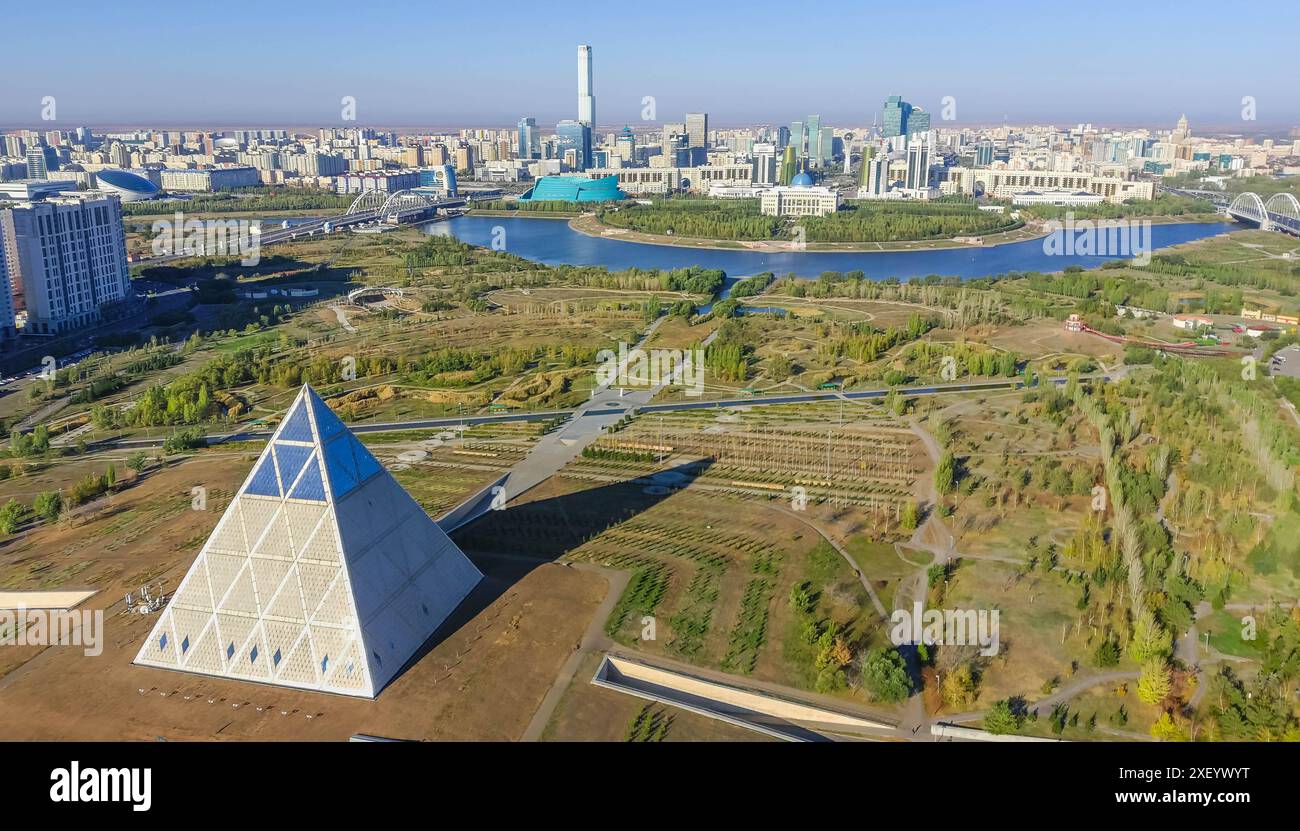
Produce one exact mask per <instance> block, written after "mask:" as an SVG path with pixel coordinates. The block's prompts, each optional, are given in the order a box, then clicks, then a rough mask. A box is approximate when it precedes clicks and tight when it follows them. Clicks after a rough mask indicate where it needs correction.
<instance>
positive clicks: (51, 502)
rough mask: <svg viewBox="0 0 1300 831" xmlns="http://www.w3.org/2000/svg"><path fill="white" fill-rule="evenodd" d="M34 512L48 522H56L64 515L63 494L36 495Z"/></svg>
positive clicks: (52, 492)
mask: <svg viewBox="0 0 1300 831" xmlns="http://www.w3.org/2000/svg"><path fill="white" fill-rule="evenodd" d="M32 510H33V511H35V512H36V515H37V516H39V517H40V518H41V519H43V520H45V521H46V522H55V521H56V520H58V518H59V515H60V514H62V513H63V494H61V493H59V492H58V491H45V492H44V493H39V494H37V495H36V499H35V501H33V502H32Z"/></svg>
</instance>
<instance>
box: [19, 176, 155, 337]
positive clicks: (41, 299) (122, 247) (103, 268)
mask: <svg viewBox="0 0 1300 831" xmlns="http://www.w3.org/2000/svg"><path fill="white" fill-rule="evenodd" d="M0 237H3V239H4V250H5V254H6V256H7V257H8V259H9V271H10V275H9V276H10V280H11V281H12V285H13V289H14V293H15V294H21V296H22V299H23V307H24V308H25V309H26V310H27V324H26V328H25V329H24V331H25V332H28V333H32V334H39V335H52V334H59V333H61V332H67V331H70V330H72V329H78V328H80V327H82V326H88V325H91V324H94V323H98V322H99V321H100V320H101V319H102V316H103V309H104V307H105V306H108V305H111V304H115V303H121V302H123V301H125V300H127V299H129V298H130V296H131V282H130V274H129V272H128V271H127V264H126V236H125V232H124V229H123V227H122V204H121V202H119V201H118V198H117V196H114V195H110V194H105V193H101V192H98V191H84V192H82V193H77V194H71V193H68V194H60V195H58V196H52V197H48V198H46V199H43V200H39V201H34V202H20V203H18V204H17V205H15V206H14V207H13V208H12V209H10V210H7V211H5V212H4V214H3V215H0Z"/></svg>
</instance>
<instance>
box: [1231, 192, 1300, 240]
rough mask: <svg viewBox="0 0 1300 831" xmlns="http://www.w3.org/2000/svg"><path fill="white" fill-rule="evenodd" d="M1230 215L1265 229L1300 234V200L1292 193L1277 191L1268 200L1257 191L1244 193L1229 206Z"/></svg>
mask: <svg viewBox="0 0 1300 831" xmlns="http://www.w3.org/2000/svg"><path fill="white" fill-rule="evenodd" d="M1228 216H1230V217H1232V218H1233V219H1236V220H1238V221H1240V222H1248V223H1250V224H1252V225H1258V226H1259V227H1260V230H1263V231H1281V232H1283V233H1286V234H1292V235H1294V236H1300V201H1297V200H1296V198H1295V196H1294V195H1293V194H1290V193H1275V194H1273V195H1272V196H1270V197H1269V198H1268V201H1267V202H1266V201H1264V199H1263V197H1261V196H1260V195H1259V194H1257V193H1243V194H1241V195H1240V196H1238V197H1237V198H1236V199H1234V200H1232V204H1231V205H1229V206H1228Z"/></svg>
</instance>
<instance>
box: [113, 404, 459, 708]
mask: <svg viewBox="0 0 1300 831" xmlns="http://www.w3.org/2000/svg"><path fill="white" fill-rule="evenodd" d="M482 577H483V575H482V574H480V573H479V571H478V569H476V568H475V567H474V566H473V564H471V563H470V561H469V560H468V559H467V558H466V557H465V555H464V554H463V553H462V552H461V551H460V549H459V548H457V547H456V545H455V543H453V542H452V541H451V539H450V538H448V537H447V535H446V534H445V533H443V531H442V529H441V528H439V527H438V525H437V524H436V523H434V521H433V520H431V519H430V518H429V516H428V515H427V514H426V513H425V512H424V509H423V508H421V507H420V506H419V504H417V503H416V501H415V500H414V499H412V498H411V496H410V495H409V494H408V493H407V492H406V491H405V490H404V489H403V488H402V486H401V485H399V484H398V483H397V481H396V480H395V479H394V478H393V477H392V474H390V473H389V472H388V471H387V470H385V469H384V467H383V465H381V464H380V463H379V462H378V461H377V460H376V459H375V457H374V456H372V455H371V454H370V451H368V450H367V449H366V448H365V447H364V446H363V445H362V444H361V442H360V441H358V440H357V438H356V437H355V436H354V435H352V432H351V431H350V430H348V429H347V427H346V426H344V424H343V422H342V421H340V420H339V419H338V417H337V416H335V415H334V413H333V412H331V411H330V409H329V407H327V406H326V405H325V402H323V401H322V400H321V399H320V397H319V396H318V395H317V394H316V392H315V391H314V390H313V389H312V388H311V387H309V386H306V385H304V386H303V388H302V390H301V391H300V392H299V393H298V397H297V398H296V399H295V400H294V402H293V405H292V406H291V407H290V408H289V412H288V414H287V415H286V416H285V418H284V420H283V421H282V422H281V423H280V426H279V428H278V429H277V430H276V431H275V435H274V436H272V437H271V440H270V441H269V442H267V445H266V449H265V450H263V451H262V455H261V456H260V457H259V458H258V460H257V464H256V465H254V466H253V470H252V472H251V473H249V475H248V478H247V479H246V480H245V481H244V484H243V485H242V486H241V487H240V489H239V492H238V493H237V494H236V495H235V497H234V499H233V500H231V502H230V505H229V507H227V508H226V512H225V514H224V515H223V516H222V517H221V521H220V522H218V523H217V527H216V529H215V530H214V531H213V532H212V536H210V537H209V538H208V541H207V543H205V544H204V546H203V549H202V550H201V551H200V552H199V556H198V558H197V559H196V560H195V561H194V565H192V566H191V567H190V570H189V572H188V573H187V574H186V575H185V579H184V580H183V581H181V584H180V587H179V588H177V590H176V593H175V594H174V595H173V596H172V599H171V602H170V603H169V604H168V605H167V608H166V609H165V610H164V611H163V613H162V615H161V616H160V617H159V619H158V623H157V624H156V625H155V626H154V629H153V631H152V632H151V633H150V635H149V637H148V639H147V640H146V641H145V642H144V645H143V646H142V647H141V648H140V653H139V654H138V655H137V656H136V659H135V663H136V664H140V665H143V666H151V667H161V668H164V669H174V670H180V671H183V672H193V673H199V674H202V675H213V676H218V677H221V678H233V679H240V680H246V681H260V682H262V683H266V684H275V685H279V686H285V687H296V688H299V689H306V690H319V691H321V692H331V693H340V694H343V695H352V696H363V697H368V698H373V697H374V696H375V695H376V694H378V692H379V691H380V690H382V689H383V688H384V686H385V685H386V684H387V683H388V682H389V681H390V680H392V678H393V677H394V676H395V675H396V674H397V673H398V671H399V670H400V669H401V668H402V666H403V665H404V664H405V663H406V662H407V661H408V660H409V659H410V658H411V656H412V655H414V654H415V652H416V650H418V649H419V648H420V646H421V644H423V643H424V641H425V640H426V639H427V638H428V637H429V636H430V635H431V634H433V632H434V630H435V629H437V628H438V626H439V625H441V624H442V622H443V621H444V620H446V619H447V617H448V616H449V615H450V614H451V613H452V611H453V610H454V609H455V608H456V606H457V605H459V604H460V602H461V601H462V600H464V599H465V597H466V596H467V595H468V594H469V593H470V591H471V590H472V589H473V588H474V586H475V585H477V584H478V582H479V580H481V579H482Z"/></svg>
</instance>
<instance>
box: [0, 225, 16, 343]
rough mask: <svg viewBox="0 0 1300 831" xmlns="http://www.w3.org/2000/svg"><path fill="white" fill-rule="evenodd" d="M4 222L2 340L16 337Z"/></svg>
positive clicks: (0, 305) (1, 229)
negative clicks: (6, 263)
mask: <svg viewBox="0 0 1300 831" xmlns="http://www.w3.org/2000/svg"><path fill="white" fill-rule="evenodd" d="M3 234H4V222H3V220H0V340H4V339H7V338H11V337H13V336H14V289H13V285H12V284H11V283H10V282H9V268H8V266H7V265H5V261H6V259H7V257H6V255H5V246H4V244H3V243H4V239H3Z"/></svg>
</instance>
